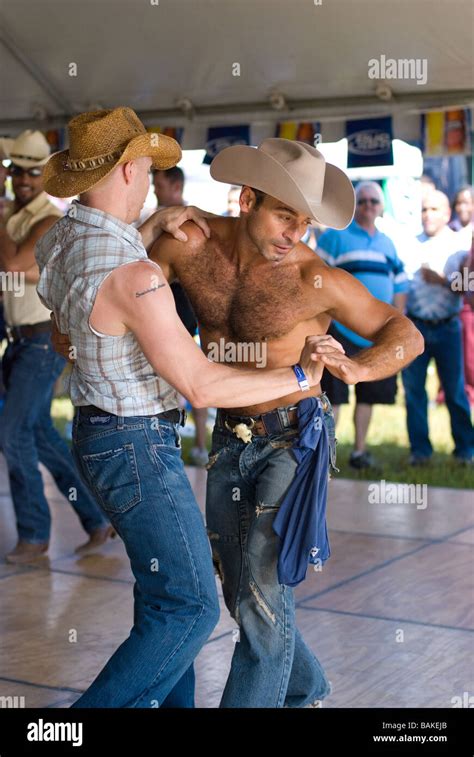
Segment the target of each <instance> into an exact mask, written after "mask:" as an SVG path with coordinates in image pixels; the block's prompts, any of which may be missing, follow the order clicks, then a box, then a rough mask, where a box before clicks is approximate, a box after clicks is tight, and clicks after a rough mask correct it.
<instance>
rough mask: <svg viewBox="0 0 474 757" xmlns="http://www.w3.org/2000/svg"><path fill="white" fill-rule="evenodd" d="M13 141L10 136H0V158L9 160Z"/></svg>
mask: <svg viewBox="0 0 474 757" xmlns="http://www.w3.org/2000/svg"><path fill="white" fill-rule="evenodd" d="M13 141H14V140H13V139H10V137H0V160H9V158H10V150H11V146H12V144H13Z"/></svg>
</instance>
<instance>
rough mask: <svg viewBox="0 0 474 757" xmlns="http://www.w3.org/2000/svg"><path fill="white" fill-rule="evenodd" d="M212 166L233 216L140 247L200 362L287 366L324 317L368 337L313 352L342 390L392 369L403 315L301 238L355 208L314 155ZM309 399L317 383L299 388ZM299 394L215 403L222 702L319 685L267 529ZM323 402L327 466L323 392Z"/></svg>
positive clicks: (229, 154) (399, 352) (409, 334)
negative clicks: (181, 292)
mask: <svg viewBox="0 0 474 757" xmlns="http://www.w3.org/2000/svg"><path fill="white" fill-rule="evenodd" d="M211 174H212V175H213V177H214V178H216V179H217V180H221V181H225V182H227V183H230V184H240V185H242V191H241V194H240V211H241V214H240V217H239V218H231V217H226V218H213V219H210V220H209V221H208V223H209V226H210V229H211V235H210V238H207V237H205V235H204V234H203V233H202V231H201V230H200V229H199V228H198V227H197V226H196V225H194V224H193V223H187V224H185V226H184V227H183V230H185V231H186V234H187V235H188V242H186V243H182V242H180V241H177V240H176V239H173V238H171V237H170V236H169V235H167V234H166V235H163V236H162V237H160V238H159V239H158V241H157V242H156V243H155V244H154V246H153V247H152V249H151V252H150V257H151V258H152V260H154V261H155V262H157V263H158V264H159V265H160V267H161V269H162V270H163V272H164V274H165V276H166V278H167V279H168V281H172V280H173V279H175V278H178V279H179V280H180V282H181V283H182V286H183V287H184V289H185V291H186V292H187V294H188V296H189V298H190V300H191V303H192V306H193V308H194V311H195V313H196V316H197V319H198V322H199V324H200V335H201V345H202V349H203V350H204V353H205V354H207V355H208V356H209V358H211V359H214V360H215V359H216V355H217V359H219V358H220V359H221V360H222V361H224V362H227V361H228V360H229V356H230V357H232V358H233V359H234V360H235V363H237V364H240V365H246V366H250V365H251V366H252V367H260V368H261V370H262V371H268V370H270V369H272V368H276V367H280V366H286V365H293V364H294V363H296V362H297V360H298V357H299V354H300V351H301V348H302V346H303V344H304V342H305V338H306V337H307V336H308V335H310V334H324V333H326V331H327V329H328V327H329V324H330V322H331V319H332V318H334V319H336V320H337V321H339V322H340V323H343V324H344V325H345V326H347V327H348V328H350V329H352V330H353V331H355V332H356V333H358V334H361V336H363V337H365V338H366V339H369V340H371V341H372V342H373V343H374V346H373V347H371V348H370V349H366V350H363V351H362V352H360V353H359V354H358V355H357V356H356V357H354V358H352V359H349V358H347V357H346V356H345V355H344V354H342V352H338V351H335V350H333V351H331V353H327V354H321V361H322V362H323V363H324V364H325V366H326V368H327V369H328V370H329V371H330V372H331V373H332V374H333V375H335V376H337V377H339V378H341V379H342V380H343V381H345V382H346V383H348V384H355V383H357V382H358V381H373V380H377V379H381V378H384V377H386V376H389V375H391V374H393V373H396V372H398V371H399V370H400V369H401V368H402V367H403V366H404V365H406V364H408V363H409V362H410V361H412V360H413V359H414V358H415V357H416V356H417V355H418V354H420V352H422V350H423V340H422V338H421V336H420V334H419V332H418V331H417V330H416V328H414V326H413V324H412V323H411V322H410V321H409V320H408V319H407V318H405V317H404V316H402V315H401V314H400V313H399V312H398V311H397V310H395V309H394V308H393V307H391V306H390V305H387V304H385V303H383V302H381V301H379V300H377V299H375V298H374V297H372V296H371V295H370V293H369V292H368V290H367V289H366V288H365V287H364V286H363V285H361V284H360V283H359V282H358V281H357V279H356V278H354V277H353V276H351V275H349V274H347V273H346V272H345V271H343V270H341V269H333V268H330V267H328V266H327V265H326V264H325V263H324V262H323V261H322V260H321V259H320V258H319V257H318V256H317V255H315V254H314V252H313V251H312V250H310V249H309V248H308V247H307V246H306V245H304V244H302V243H301V242H300V241H299V240H300V238H301V237H302V236H303V234H304V232H305V230H306V228H307V225H308V223H309V222H310V221H312V220H316V221H317V222H319V223H323V224H325V225H327V226H332V227H333V228H344V227H345V226H346V225H347V224H348V223H349V222H350V220H351V218H352V213H353V203H354V200H353V190H352V187H351V185H350V182H349V180H348V179H347V177H346V176H345V174H343V173H342V172H341V171H339V170H338V169H337V168H335V167H334V166H330V165H328V164H326V165H325V163H324V159H323V157H322V155H321V154H320V153H319V152H318V151H317V150H315V149H314V148H311V147H308V146H307V145H303V144H302V143H295V142H290V141H288V140H283V139H268V140H265V141H264V142H263V143H262V145H260V147H259V148H258V149H257V150H255V149H254V148H251V147H242V146H236V147H230V148H227V149H225V150H223V151H222V152H221V153H220V154H219V155H218V156H217V157H216V158H215V159H214V161H213V164H212V166H211ZM308 197H309V198H311V200H307V199H306V198H308ZM252 347H253V355H252V354H249V353H251V352H252V350H251V348H252ZM318 350H320V351H321V352H323V350H324V347H323V345H322V344H321V345H320V346H319V347H318ZM262 357H263V359H262ZM320 393H321V389H320V386H319V385H318V386H315V387H313V389H310V390H309V391H308V392H307V395H306V396H313V397H317V396H318V395H320ZM301 396H302V395H301V392H299V391H292V392H290V393H288V394H284V395H283V396H282V397H280V398H278V399H275V400H269V401H267V402H260V403H246V402H239V397H238V395H236V397H235V406H234V407H232V408H231V409H226V410H225V411H224V410H222V409H221V410H219V411H218V415H217V419H216V426H215V428H214V433H213V442H212V450H211V457H210V463H209V466H208V468H209V473H208V489H207V504H206V510H207V513H206V515H207V526H208V533H209V537H210V540H211V544H212V550H213V557H214V561H215V566H216V569H217V572H218V574H219V576H220V578H221V580H222V582H223V592H224V598H225V601H226V605H227V608H228V609H229V612H230V613H231V615H232V617H233V618H234V619H235V620H236V622H237V623H238V625H239V629H240V631H239V633H240V638H239V642H238V643H236V645H235V651H234V655H233V659H232V665H231V671H230V674H229V678H228V680H227V684H226V687H225V691H224V694H223V697H222V701H221V707H283V706H289V707H304V706H311V705H312V704H313V703H314V702H315V701H317V700H321V699H323V698H324V697H325V696H327V694H328V693H329V685H328V681H327V679H326V677H325V674H324V671H323V669H322V667H321V665H320V663H319V662H318V660H317V659H316V657H315V656H314V655H313V654H312V652H311V651H310V650H309V649H308V647H307V646H306V645H305V643H304V641H303V639H302V637H301V635H300V633H299V632H298V630H297V629H296V628H295V622H294V600H293V590H292V589H291V588H290V587H289V586H286V585H281V584H280V583H279V581H278V571H277V563H278V550H279V538H278V537H277V535H276V534H275V532H274V531H273V528H272V523H273V520H274V518H275V515H276V513H277V512H278V506H279V505H280V503H281V501H282V498H283V495H284V494H285V492H286V490H287V489H288V487H289V485H290V483H291V481H292V480H293V478H294V476H295V471H296V467H297V463H296V460H295V458H294V455H293V454H292V451H291V450H290V449H289V447H290V446H291V444H292V443H293V441H294V439H295V435H297V433H298V425H297V424H298V421H297V411H296V410H295V409H294V408H295V406H297V403H300V400H301ZM300 404H301V403H300ZM321 405H322V408H323V410H324V419H325V421H326V424H327V428H328V432H329V439H330V440H331V441H332V445H333V449H332V450H331V452H332V453H333V454H332V462H334V422H333V418H332V411H331V408H330V405H329V402H328V401H327V398H326V397H325V396H323V397H322V398H321ZM276 408H278V409H279V410H278V411H276ZM272 411H275V412H273V413H272ZM238 424H244V427H243V428H242V425H239V426H238ZM236 426H238V428H236ZM246 428H247V429H248V431H247V432H246V430H245V429H246ZM249 437H250V441H248V439H249Z"/></svg>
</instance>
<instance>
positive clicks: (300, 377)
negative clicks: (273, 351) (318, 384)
mask: <svg viewBox="0 0 474 757" xmlns="http://www.w3.org/2000/svg"><path fill="white" fill-rule="evenodd" d="M291 367H292V368H293V370H294V372H295V376H296V380H297V381H298V386H299V388H300V389H301V391H302V392H307V391H308V390H309V388H310V386H309V381H308V379H307V378H306V373H305V372H304V370H303V369H302V367H301V365H300V364H299V363H296V365H292V366H291Z"/></svg>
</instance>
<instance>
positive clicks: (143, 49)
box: [0, 0, 474, 149]
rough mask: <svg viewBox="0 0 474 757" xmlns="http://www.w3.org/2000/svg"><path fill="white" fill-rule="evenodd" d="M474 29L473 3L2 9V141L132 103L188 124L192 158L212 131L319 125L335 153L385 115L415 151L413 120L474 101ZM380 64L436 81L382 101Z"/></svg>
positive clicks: (290, 0)
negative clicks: (364, 122) (374, 67)
mask: <svg viewBox="0 0 474 757" xmlns="http://www.w3.org/2000/svg"><path fill="white" fill-rule="evenodd" d="M473 18H474V6H473V3H472V2H471V0H443V1H442V2H440V1H439V0H438V2H436V0H357V1H356V0H81V2H79V1H78V0H29V2H25V1H24V0H2V2H0V28H1V32H0V71H1V76H0V134H4V135H12V136H14V135H15V134H16V133H18V132H19V131H21V130H22V129H24V128H33V127H34V128H39V129H41V130H43V131H44V130H47V129H51V128H56V127H59V126H63V125H64V124H65V123H66V122H67V120H68V119H69V118H70V117H71V116H72V115H74V114H75V113H78V112H81V111H84V110H90V109H94V108H97V107H114V106H117V105H130V106H131V107H133V108H134V109H135V110H137V112H138V113H139V114H140V115H141V117H142V118H143V120H144V121H145V123H147V124H148V125H160V126H166V125H172V126H186V129H185V132H184V142H183V147H184V148H185V149H186V148H198V147H202V146H203V145H204V142H205V135H206V128H207V127H208V126H219V125H223V124H229V123H232V124H239V123H251V124H252V126H253V129H254V130H256V131H255V133H257V134H258V130H259V128H261V129H262V130H263V132H262V133H263V134H264V136H267V135H268V128H269V125H272V124H274V123H275V122H276V121H284V120H318V121H321V122H323V123H325V124H326V128H327V133H326V134H325V135H324V138H325V141H333V140H335V139H339V138H340V137H342V136H343V135H344V133H343V128H344V127H343V122H344V120H345V119H346V118H348V117H356V118H357V117H364V116H368V115H384V114H392V115H393V116H394V133H395V136H397V137H400V138H402V139H410V138H413V134H414V131H415V130H416V131H418V130H419V119H418V118H414V115H413V114H416V113H420V112H422V111H427V110H430V109H432V110H442V109H446V108H448V107H453V108H454V107H466V106H471V105H472V104H473V103H474V69H473V63H474V55H473ZM382 56H385V59H386V60H389V59H393V60H395V61H400V60H402V61H403V60H411V59H413V60H415V59H418V60H419V61H426V66H427V70H426V73H427V80H426V83H418V81H417V80H416V79H414V78H405V79H390V80H389V79H388V78H387V79H386V81H385V85H388V86H389V87H390V90H391V92H390V91H388V92H387V91H386V89H384V88H382V91H380V90H379V94H377V93H376V90H377V87H380V85H381V84H383V82H381V81H380V80H376V79H371V78H370V77H369V75H368V71H369V61H370V60H372V59H376V60H382ZM406 70H408V69H406ZM381 73H382V72H381ZM390 95H392V96H391V99H389V100H385V99H381V98H384V97H390ZM278 108H280V109H278ZM265 130H267V132H266V131H265ZM415 136H416V135H415Z"/></svg>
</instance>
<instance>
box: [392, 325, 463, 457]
mask: <svg viewBox="0 0 474 757" xmlns="http://www.w3.org/2000/svg"><path fill="white" fill-rule="evenodd" d="M413 322H414V324H415V326H416V327H417V328H418V329H419V330H420V331H421V333H422V334H423V336H424V339H425V351H424V352H423V354H422V355H418V357H417V358H416V359H415V360H414V361H413V362H412V363H410V365H409V366H408V367H407V368H405V369H404V370H403V371H402V379H403V386H404V388H405V401H406V406H407V426H408V436H409V438H410V447H411V451H412V454H413V455H415V456H416V457H430V455H431V454H432V452H433V447H432V446H431V442H430V438H429V431H428V397H427V394H426V389H425V383H426V371H427V368H428V363H429V361H430V359H431V358H434V360H435V363H436V367H437V369H438V374H439V378H440V380H441V383H442V385H443V389H444V394H445V399H446V406H447V408H448V411H449V415H450V418H451V433H452V435H453V439H454V443H455V448H454V453H453V454H454V455H455V456H456V457H459V458H467V459H469V458H471V457H472V455H473V451H474V429H473V426H472V422H471V411H470V408H469V402H468V399H467V396H466V390H465V386H464V365H463V354H462V340H461V321H460V319H459V318H453V319H452V320H451V321H449V322H448V323H443V324H441V325H438V326H429V325H427V324H424V323H422V322H421V321H419V320H417V319H413Z"/></svg>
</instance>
